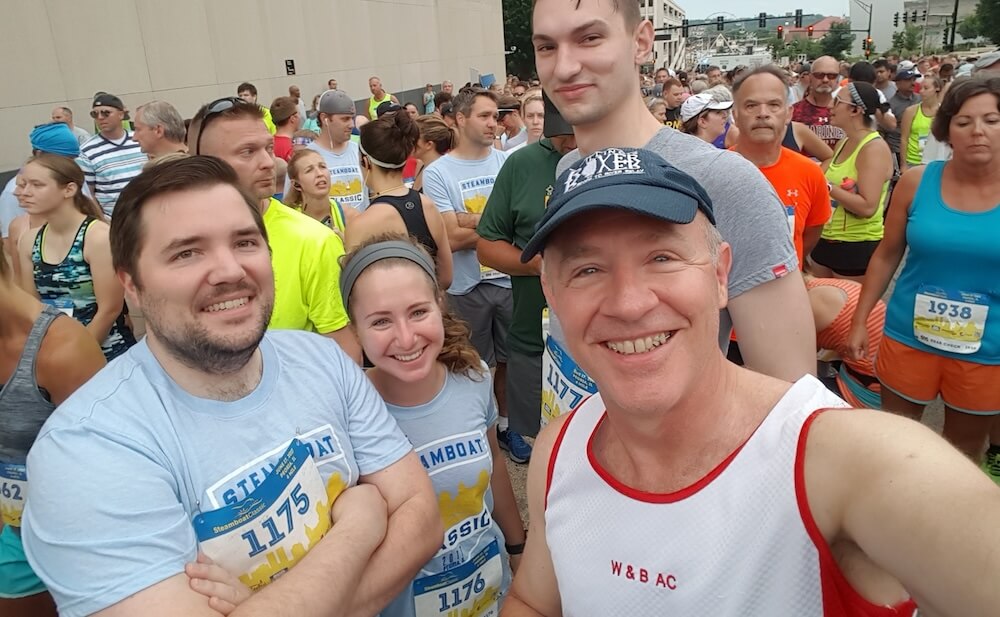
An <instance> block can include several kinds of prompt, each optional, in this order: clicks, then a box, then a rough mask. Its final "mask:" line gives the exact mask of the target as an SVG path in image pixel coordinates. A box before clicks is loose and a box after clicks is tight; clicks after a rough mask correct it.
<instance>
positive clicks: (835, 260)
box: [811, 238, 879, 276]
mask: <svg viewBox="0 0 1000 617" xmlns="http://www.w3.org/2000/svg"><path fill="white" fill-rule="evenodd" d="M878 243H879V240H865V241H862V242H841V241H839V240H826V239H823V238H820V240H819V242H818V243H817V244H816V248H814V249H813V252H812V255H811V257H812V260H813V261H815V262H816V263H818V264H819V265H821V266H826V267H827V268H830V269H831V270H833V271H834V272H836V273H837V274H839V275H840V276H864V275H865V271H866V270H868V262H869V261H870V260H871V258H872V255H873V254H874V253H875V249H877V248H878Z"/></svg>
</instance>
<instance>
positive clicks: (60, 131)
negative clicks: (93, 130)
mask: <svg viewBox="0 0 1000 617" xmlns="http://www.w3.org/2000/svg"><path fill="white" fill-rule="evenodd" d="M29 139H30V140H31V149H32V150H38V151H41V152H48V153H49V154H58V155H60V156H80V143H79V142H78V141H77V140H76V135H74V134H73V131H71V130H70V128H69V126H67V125H65V124H63V123H62V122H51V123H49V124H41V125H39V126H36V127H35V130H33V131H31V136H30V138H29Z"/></svg>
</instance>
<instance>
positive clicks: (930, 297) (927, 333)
mask: <svg viewBox="0 0 1000 617" xmlns="http://www.w3.org/2000/svg"><path fill="white" fill-rule="evenodd" d="M988 304H989V301H988V300H987V298H986V296H984V295H983V294H978V293H968V292H964V291H957V290H949V289H942V288H939V287H931V286H928V285H921V286H920V288H919V289H918V290H917V295H916V300H915V301H914V306H913V336H914V338H916V339H917V340H918V341H920V342H921V343H923V344H924V345H928V346H930V347H934V348H935V349H940V350H942V351H949V352H951V353H957V354H973V353H976V352H977V351H979V348H980V347H981V346H982V341H983V334H984V333H985V332H986V318H987V316H988V315H989V305H988Z"/></svg>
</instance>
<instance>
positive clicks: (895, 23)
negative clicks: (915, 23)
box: [892, 11, 899, 28]
mask: <svg viewBox="0 0 1000 617" xmlns="http://www.w3.org/2000/svg"><path fill="white" fill-rule="evenodd" d="M892 27H893V28H898V27H899V11H896V14H895V15H893V16H892Z"/></svg>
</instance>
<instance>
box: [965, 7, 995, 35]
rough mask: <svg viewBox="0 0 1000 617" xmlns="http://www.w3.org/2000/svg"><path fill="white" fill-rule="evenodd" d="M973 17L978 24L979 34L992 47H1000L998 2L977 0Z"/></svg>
mask: <svg viewBox="0 0 1000 617" xmlns="http://www.w3.org/2000/svg"><path fill="white" fill-rule="evenodd" d="M975 16H976V21H978V22H979V33H980V34H982V35H984V36H986V37H987V38H989V39H990V41H992V42H993V44H994V45H1000V0H979V5H978V6H977V7H976V12H975ZM966 21H968V20H966ZM963 36H964V35H963Z"/></svg>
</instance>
